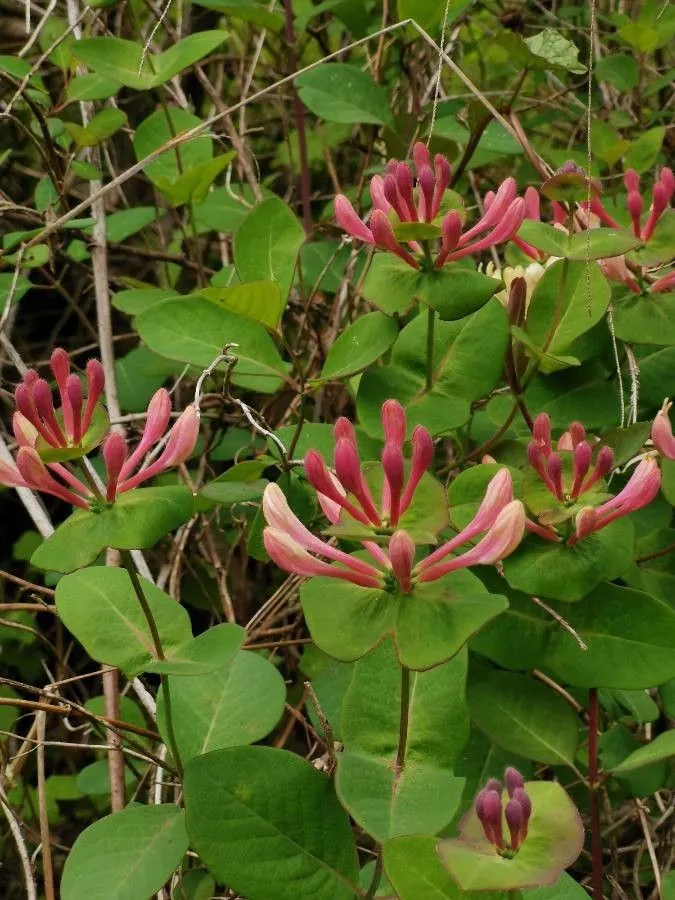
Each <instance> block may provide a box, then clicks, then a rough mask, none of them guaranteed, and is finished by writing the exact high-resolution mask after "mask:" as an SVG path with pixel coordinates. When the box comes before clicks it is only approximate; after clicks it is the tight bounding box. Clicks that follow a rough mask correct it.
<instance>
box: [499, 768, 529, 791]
mask: <svg viewBox="0 0 675 900" xmlns="http://www.w3.org/2000/svg"><path fill="white" fill-rule="evenodd" d="M504 784H505V785H506V790H507V791H508V794H509V797H513V792H514V791H515V790H516V788H523V787H525V779H524V778H523V776H522V775H521V774H520V772H519V771H518V769H514V768H513V766H508V767H507V769H506V770H505V771H504Z"/></svg>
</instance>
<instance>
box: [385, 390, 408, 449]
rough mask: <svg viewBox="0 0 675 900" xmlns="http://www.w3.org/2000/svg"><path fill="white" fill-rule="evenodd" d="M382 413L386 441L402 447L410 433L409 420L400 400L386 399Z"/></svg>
mask: <svg viewBox="0 0 675 900" xmlns="http://www.w3.org/2000/svg"><path fill="white" fill-rule="evenodd" d="M380 415H381V418H382V429H383V430H384V438H385V441H386V443H387V444H394V445H395V446H396V447H402V446H403V444H404V443H405V438H406V434H407V433H408V422H407V420H406V414H405V410H404V409H403V407H402V406H401V404H400V403H399V402H398V400H385V401H384V403H383V404H382V410H381V412H380Z"/></svg>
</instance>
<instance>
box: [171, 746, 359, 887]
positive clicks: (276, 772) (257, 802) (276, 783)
mask: <svg viewBox="0 0 675 900" xmlns="http://www.w3.org/2000/svg"><path fill="white" fill-rule="evenodd" d="M184 789H185V809H186V813H187V817H186V824H187V830H188V834H189V836H190V841H191V844H192V846H193V847H194V849H195V851H196V852H197V853H198V854H199V856H200V857H201V858H202V860H203V861H204V863H205V864H206V865H207V867H208V869H209V871H210V872H211V873H212V874H213V875H214V876H215V877H216V878H217V879H218V881H221V882H223V883H224V884H227V885H228V886H229V887H230V888H231V889H232V890H234V891H237V892H238V893H240V894H242V895H243V896H245V897H248V898H250V900H298V897H301V896H307V897H310V896H311V897H312V898H313V900H353V898H354V897H355V896H357V895H358V893H359V892H358V888H357V887H356V884H357V881H358V869H357V865H356V847H355V845H354V838H353V836H352V831H351V828H350V825H349V821H348V819H347V816H346V815H345V813H344V811H343V810H342V809H341V807H340V804H339V803H338V802H337V799H336V797H335V794H334V792H333V786H332V782H331V780H330V779H329V778H327V777H326V776H325V775H323V774H321V773H320V772H318V771H317V770H316V769H315V768H314V767H313V766H311V765H310V764H309V763H307V762H305V760H304V759H302V758H301V757H300V756H297V755H296V754H293V753H288V752H287V751H285V750H275V749H274V748H272V747H239V748H235V749H228V750H216V751H214V752H212V753H209V754H207V755H206V756H198V757H196V758H195V759H192V760H190V761H189V762H188V764H187V766H186V767H185V784H184ZM252 859H255V865H251V860H252Z"/></svg>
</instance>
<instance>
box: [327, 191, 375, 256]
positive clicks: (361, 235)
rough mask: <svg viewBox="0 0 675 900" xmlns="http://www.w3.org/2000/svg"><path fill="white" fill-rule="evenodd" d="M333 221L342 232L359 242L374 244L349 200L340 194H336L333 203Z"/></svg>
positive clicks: (368, 231)
mask: <svg viewBox="0 0 675 900" xmlns="http://www.w3.org/2000/svg"><path fill="white" fill-rule="evenodd" d="M334 209H335V220H336V221H337V223H338V225H339V226H340V228H341V229H342V230H343V231H346V232H347V234H350V235H351V236H352V237H355V238H357V239H358V240H359V241H365V243H366V244H374V243H375V240H374V238H373V234H372V232H371V230H370V229H369V228H368V227H367V226H366V225H364V224H363V222H362V221H361V219H360V218H359V217H358V215H357V214H356V210H355V209H354V207H353V206H352V205H351V203H350V202H349V200H348V199H347V198H346V197H345V196H343V195H342V194H338V195H337V196H336V197H335V201H334Z"/></svg>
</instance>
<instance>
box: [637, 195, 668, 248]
mask: <svg viewBox="0 0 675 900" xmlns="http://www.w3.org/2000/svg"><path fill="white" fill-rule="evenodd" d="M668 201H669V197H668V189H667V188H666V187H665V185H663V184H662V183H661V182H660V181H657V182H656V184H655V185H654V187H653V188H652V206H651V209H650V211H649V218H648V219H647V224H646V225H645V227H644V230H643V232H642V240H643V241H648V240H649V239H650V238H651V237H652V235H653V234H654V229H655V228H656V223H657V222H658V221H659V219H660V218H661V216H662V214H663V212H664V210H665V208H666V207H667V206H668Z"/></svg>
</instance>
